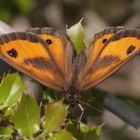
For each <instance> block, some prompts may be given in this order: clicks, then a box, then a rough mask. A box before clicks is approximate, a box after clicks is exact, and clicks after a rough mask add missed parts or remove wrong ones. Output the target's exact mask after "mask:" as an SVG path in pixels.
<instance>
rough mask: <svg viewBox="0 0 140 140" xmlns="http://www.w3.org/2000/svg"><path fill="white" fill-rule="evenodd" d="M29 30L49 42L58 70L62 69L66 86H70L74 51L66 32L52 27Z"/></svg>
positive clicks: (49, 49) (49, 48)
mask: <svg viewBox="0 0 140 140" xmlns="http://www.w3.org/2000/svg"><path fill="white" fill-rule="evenodd" d="M28 32H33V33H36V34H37V35H38V36H39V37H41V38H42V39H43V40H44V41H46V43H47V44H48V51H49V52H50V54H51V56H52V58H53V60H54V61H55V63H56V65H57V67H58V70H60V71H61V72H62V74H63V77H64V79H65V85H64V88H65V86H66V88H67V87H68V86H69V84H70V81H71V78H72V57H73V51H72V47H71V42H70V41H69V39H68V37H67V36H66V35H65V33H63V32H61V31H56V30H54V29H52V28H47V27H44V28H32V29H30V30H28Z"/></svg>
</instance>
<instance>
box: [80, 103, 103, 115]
mask: <svg viewBox="0 0 140 140" xmlns="http://www.w3.org/2000/svg"><path fill="white" fill-rule="evenodd" d="M80 103H81V104H83V105H84V106H85V107H89V108H90V109H92V110H94V111H97V112H99V113H102V111H101V110H99V109H97V108H95V107H93V106H91V105H90V104H89V103H84V102H82V101H80Z"/></svg>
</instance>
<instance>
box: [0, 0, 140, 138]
mask: <svg viewBox="0 0 140 140" xmlns="http://www.w3.org/2000/svg"><path fill="white" fill-rule="evenodd" d="M139 7H140V1H139V0H0V20H2V21H4V22H6V23H8V24H9V25H10V26H12V27H13V28H14V29H15V30H17V31H25V30H26V29H28V28H30V27H44V26H47V27H53V28H55V29H59V30H65V27H66V25H68V27H70V26H72V25H74V24H76V23H77V22H78V21H79V20H80V19H81V18H83V24H84V27H85V33H86V37H85V38H86V40H85V41H86V44H87V45H88V44H89V43H90V40H92V38H93V35H94V34H95V33H96V32H99V31H102V30H103V29H104V28H106V27H108V26H125V27H128V28H139V27H140V8H139ZM2 67H3V68H4V65H3V66H2ZM3 71H5V70H3ZM139 83H140V56H137V57H135V59H133V60H131V61H130V62H129V64H127V65H125V66H124V67H123V68H121V69H120V70H119V72H117V73H116V74H114V75H113V76H112V77H110V78H109V79H107V80H105V81H104V82H102V83H101V84H99V85H98V88H101V89H103V90H106V91H108V92H110V93H112V94H115V95H119V96H120V95H121V96H124V97H130V98H131V99H134V100H137V101H138V102H139V100H140V84H139ZM102 118H103V120H104V121H105V122H106V124H107V127H106V128H105V129H104V132H103V136H102V138H101V139H102V140H115V138H116V139H117V138H118V139H120V140H139V139H140V130H136V129H134V128H133V127H131V126H127V128H125V130H124V127H123V126H124V122H123V121H121V120H120V119H119V118H117V117H116V116H115V115H113V114H112V113H110V112H108V111H106V110H104V112H103V117H102ZM114 130H115V131H114ZM122 130H124V131H122ZM120 135H121V137H120V138H119V136H120ZM118 139H117V140H118Z"/></svg>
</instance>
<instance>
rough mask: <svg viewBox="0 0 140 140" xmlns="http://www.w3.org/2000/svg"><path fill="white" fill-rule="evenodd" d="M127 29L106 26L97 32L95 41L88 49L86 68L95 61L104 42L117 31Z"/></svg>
mask: <svg viewBox="0 0 140 140" xmlns="http://www.w3.org/2000/svg"><path fill="white" fill-rule="evenodd" d="M121 30H125V28H124V27H119V26H118V27H109V28H106V29H105V30H104V31H102V32H100V33H97V34H95V36H94V41H93V42H92V43H91V45H90V47H89V48H88V49H87V50H86V55H87V62H86V67H85V68H86V69H89V67H90V66H91V65H92V63H93V62H94V61H95V59H96V57H97V56H98V54H99V53H100V51H101V50H102V48H103V46H104V44H105V43H106V42H107V41H108V40H109V39H110V38H111V37H112V36H113V35H114V34H116V33H117V32H119V31H121Z"/></svg>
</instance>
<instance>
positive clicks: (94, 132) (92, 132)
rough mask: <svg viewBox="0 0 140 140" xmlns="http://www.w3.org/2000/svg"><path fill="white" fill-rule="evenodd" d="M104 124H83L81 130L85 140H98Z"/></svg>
mask: <svg viewBox="0 0 140 140" xmlns="http://www.w3.org/2000/svg"><path fill="white" fill-rule="evenodd" d="M103 126H104V124H102V125H97V126H87V125H83V126H81V128H80V129H81V132H82V133H83V137H84V140H93V139H94V140H98V139H99V138H100V136H101V134H102V129H103Z"/></svg>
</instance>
